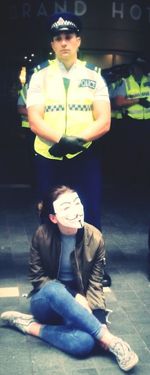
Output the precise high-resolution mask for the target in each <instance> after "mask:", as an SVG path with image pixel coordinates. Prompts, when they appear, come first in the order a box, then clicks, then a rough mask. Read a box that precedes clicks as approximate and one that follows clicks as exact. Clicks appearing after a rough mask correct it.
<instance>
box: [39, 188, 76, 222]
mask: <svg viewBox="0 0 150 375" xmlns="http://www.w3.org/2000/svg"><path fill="white" fill-rule="evenodd" d="M66 192H70V193H71V192H72V193H73V192H74V190H73V189H71V188H70V187H69V186H66V185H59V186H55V187H53V188H52V189H51V190H50V191H49V193H48V194H47V195H46V196H45V198H44V199H43V202H42V209H41V213H40V219H41V222H42V223H45V222H48V221H49V215H50V214H53V215H54V214H55V212H54V207H53V202H54V201H55V200H56V199H57V198H58V197H59V196H60V195H61V194H63V193H66Z"/></svg>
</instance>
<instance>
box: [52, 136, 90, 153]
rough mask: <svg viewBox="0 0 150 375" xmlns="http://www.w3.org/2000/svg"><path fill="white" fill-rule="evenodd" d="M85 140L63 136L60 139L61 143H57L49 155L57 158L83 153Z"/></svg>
mask: <svg viewBox="0 0 150 375" xmlns="http://www.w3.org/2000/svg"><path fill="white" fill-rule="evenodd" d="M84 143H85V140H84V139H82V138H78V137H73V136H63V137H61V138H60V141H59V143H55V144H54V145H53V146H52V147H51V148H50V149H49V153H50V154H51V155H53V156H56V157H62V156H65V155H66V154H75V153H76V152H79V151H83V150H84V147H83V145H84Z"/></svg>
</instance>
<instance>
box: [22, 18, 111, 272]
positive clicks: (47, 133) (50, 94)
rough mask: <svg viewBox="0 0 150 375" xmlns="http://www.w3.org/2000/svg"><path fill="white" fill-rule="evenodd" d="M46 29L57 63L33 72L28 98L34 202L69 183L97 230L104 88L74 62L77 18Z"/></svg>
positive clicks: (89, 69) (95, 74)
mask: <svg viewBox="0 0 150 375" xmlns="http://www.w3.org/2000/svg"><path fill="white" fill-rule="evenodd" d="M49 28H50V39H51V47H52V49H53V51H54V53H55V59H54V60H52V61H50V64H49V65H48V67H46V68H44V69H41V70H40V71H38V72H36V73H34V74H33V76H32V78H31V81H30V85H29V90H28V96H27V107H28V118H29V123H30V127H31V130H32V131H33V132H34V133H35V134H36V138H35V146H34V149H35V168H36V176H37V199H38V202H40V201H42V200H43V198H44V196H45V195H46V194H47V192H48V191H49V189H50V188H51V187H53V186H55V185H58V184H66V185H67V184H68V185H69V186H71V187H72V188H74V189H75V190H77V192H78V194H80V197H81V199H82V202H83V204H84V207H85V220H86V221H88V222H89V223H91V224H93V225H95V226H96V227H97V228H100V226H101V223H100V217H101V173H100V162H99V160H98V157H97V155H96V153H95V152H94V151H95V150H94V148H95V142H94V141H96V140H97V139H99V138H100V137H102V136H103V135H104V134H105V133H107V132H108V131H109V129H110V102H109V95H108V90H107V86H106V84H105V81H104V80H103V78H102V76H101V74H100V68H98V67H96V66H94V65H91V64H88V63H86V62H85V61H81V60H79V59H78V58H77V53H78V49H79V47H80V44H81V36H80V34H81V22H80V19H79V18H78V17H77V16H76V15H75V14H72V13H55V14H54V15H52V17H51V21H50V25H49ZM108 276H109V275H108Z"/></svg>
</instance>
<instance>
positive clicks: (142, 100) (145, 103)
mask: <svg viewBox="0 0 150 375" xmlns="http://www.w3.org/2000/svg"><path fill="white" fill-rule="evenodd" d="M139 104H140V105H142V106H143V107H144V108H149V107H150V102H149V101H148V100H147V99H146V98H140V99H139Z"/></svg>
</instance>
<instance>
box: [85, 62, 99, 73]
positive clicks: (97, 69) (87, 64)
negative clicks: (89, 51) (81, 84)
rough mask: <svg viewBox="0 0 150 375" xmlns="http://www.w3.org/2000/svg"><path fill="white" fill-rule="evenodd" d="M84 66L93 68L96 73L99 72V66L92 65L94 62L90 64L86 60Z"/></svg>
mask: <svg viewBox="0 0 150 375" xmlns="http://www.w3.org/2000/svg"><path fill="white" fill-rule="evenodd" d="M85 66H86V68H88V69H91V70H95V72H97V73H100V72H101V68H100V67H98V66H96V65H94V64H91V63H88V62H86V64H85Z"/></svg>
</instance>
